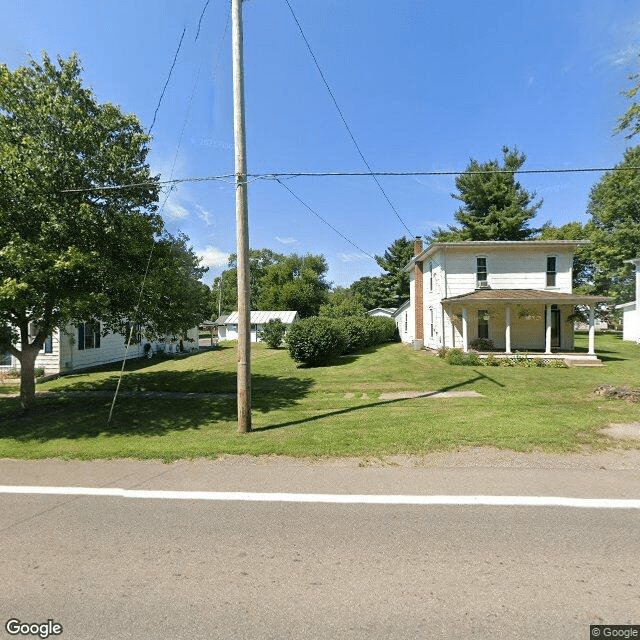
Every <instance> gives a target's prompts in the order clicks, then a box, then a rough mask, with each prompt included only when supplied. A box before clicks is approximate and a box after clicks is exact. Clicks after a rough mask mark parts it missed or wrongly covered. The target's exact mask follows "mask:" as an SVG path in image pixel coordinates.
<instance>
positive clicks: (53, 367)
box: [0, 321, 198, 375]
mask: <svg viewBox="0 0 640 640" xmlns="http://www.w3.org/2000/svg"><path fill="white" fill-rule="evenodd" d="M101 329H102V327H101V323H100V322H98V321H90V322H84V323H81V324H79V325H68V326H67V327H65V328H64V330H62V329H55V330H54V331H53V332H52V333H51V334H50V335H49V336H48V338H47V340H46V341H45V343H44V346H43V348H42V350H41V351H40V353H39V354H38V357H37V358H36V362H35V366H36V368H41V369H44V372H45V375H55V374H58V373H73V372H74V371H78V370H80V369H87V368H89V367H97V366H100V365H103V364H109V363H111V362H120V361H122V360H123V359H124V354H125V348H126V346H127V345H126V343H127V338H125V336H123V335H122V334H120V333H107V334H106V335H101V333H102V332H101ZM147 343H149V344H150V345H151V346H150V347H149V348H148V350H149V351H150V352H151V353H152V354H155V353H159V352H165V353H179V352H180V343H182V348H183V350H184V351H191V350H196V349H198V328H197V327H193V328H192V329H189V331H187V332H186V334H185V335H184V336H183V337H182V339H180V338H178V339H176V340H171V339H166V340H164V341H157V340H154V341H149V340H145V339H144V338H141V339H136V340H135V341H133V342H132V344H131V345H130V346H129V352H128V354H127V358H141V357H143V356H145V355H147V354H146V352H145V345H146V344H147ZM2 369H4V370H7V369H20V361H19V360H18V359H17V358H15V357H14V356H12V355H11V354H10V353H9V352H4V353H0V370H2Z"/></svg>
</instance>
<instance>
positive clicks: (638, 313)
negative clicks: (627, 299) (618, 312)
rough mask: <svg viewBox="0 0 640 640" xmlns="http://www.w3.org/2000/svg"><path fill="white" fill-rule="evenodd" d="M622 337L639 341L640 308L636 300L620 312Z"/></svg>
mask: <svg viewBox="0 0 640 640" xmlns="http://www.w3.org/2000/svg"><path fill="white" fill-rule="evenodd" d="M622 339H623V340H630V341H632V342H640V310H638V303H637V302H636V304H635V305H634V306H632V307H631V306H630V307H627V308H626V309H624V310H623V312H622Z"/></svg>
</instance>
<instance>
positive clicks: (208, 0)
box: [194, 0, 211, 42]
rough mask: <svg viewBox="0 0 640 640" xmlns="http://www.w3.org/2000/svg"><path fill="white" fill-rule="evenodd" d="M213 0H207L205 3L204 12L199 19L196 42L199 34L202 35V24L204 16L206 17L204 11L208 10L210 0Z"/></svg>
mask: <svg viewBox="0 0 640 640" xmlns="http://www.w3.org/2000/svg"><path fill="white" fill-rule="evenodd" d="M210 1H211V0H207V1H206V2H205V4H204V8H203V9H202V13H201V14H200V19H199V20H198V30H197V32H196V39H195V40H194V42H198V36H199V35H200V25H201V24H202V18H203V17H204V12H205V11H206V10H207V7H208V6H209V2H210Z"/></svg>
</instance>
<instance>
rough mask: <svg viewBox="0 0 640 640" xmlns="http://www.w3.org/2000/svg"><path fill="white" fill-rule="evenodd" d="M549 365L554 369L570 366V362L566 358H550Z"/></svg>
mask: <svg viewBox="0 0 640 640" xmlns="http://www.w3.org/2000/svg"><path fill="white" fill-rule="evenodd" d="M547 366H548V367H551V368H552V369H567V368H568V366H569V365H568V364H567V363H566V362H565V361H564V360H555V359H554V360H549V362H548V363H547Z"/></svg>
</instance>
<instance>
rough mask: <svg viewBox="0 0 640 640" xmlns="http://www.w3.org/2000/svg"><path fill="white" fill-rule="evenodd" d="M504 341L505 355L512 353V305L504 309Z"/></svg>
mask: <svg viewBox="0 0 640 640" xmlns="http://www.w3.org/2000/svg"><path fill="white" fill-rule="evenodd" d="M504 325H505V328H504V341H505V349H504V352H505V353H511V305H510V304H508V305H507V306H506V307H505V309H504Z"/></svg>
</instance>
